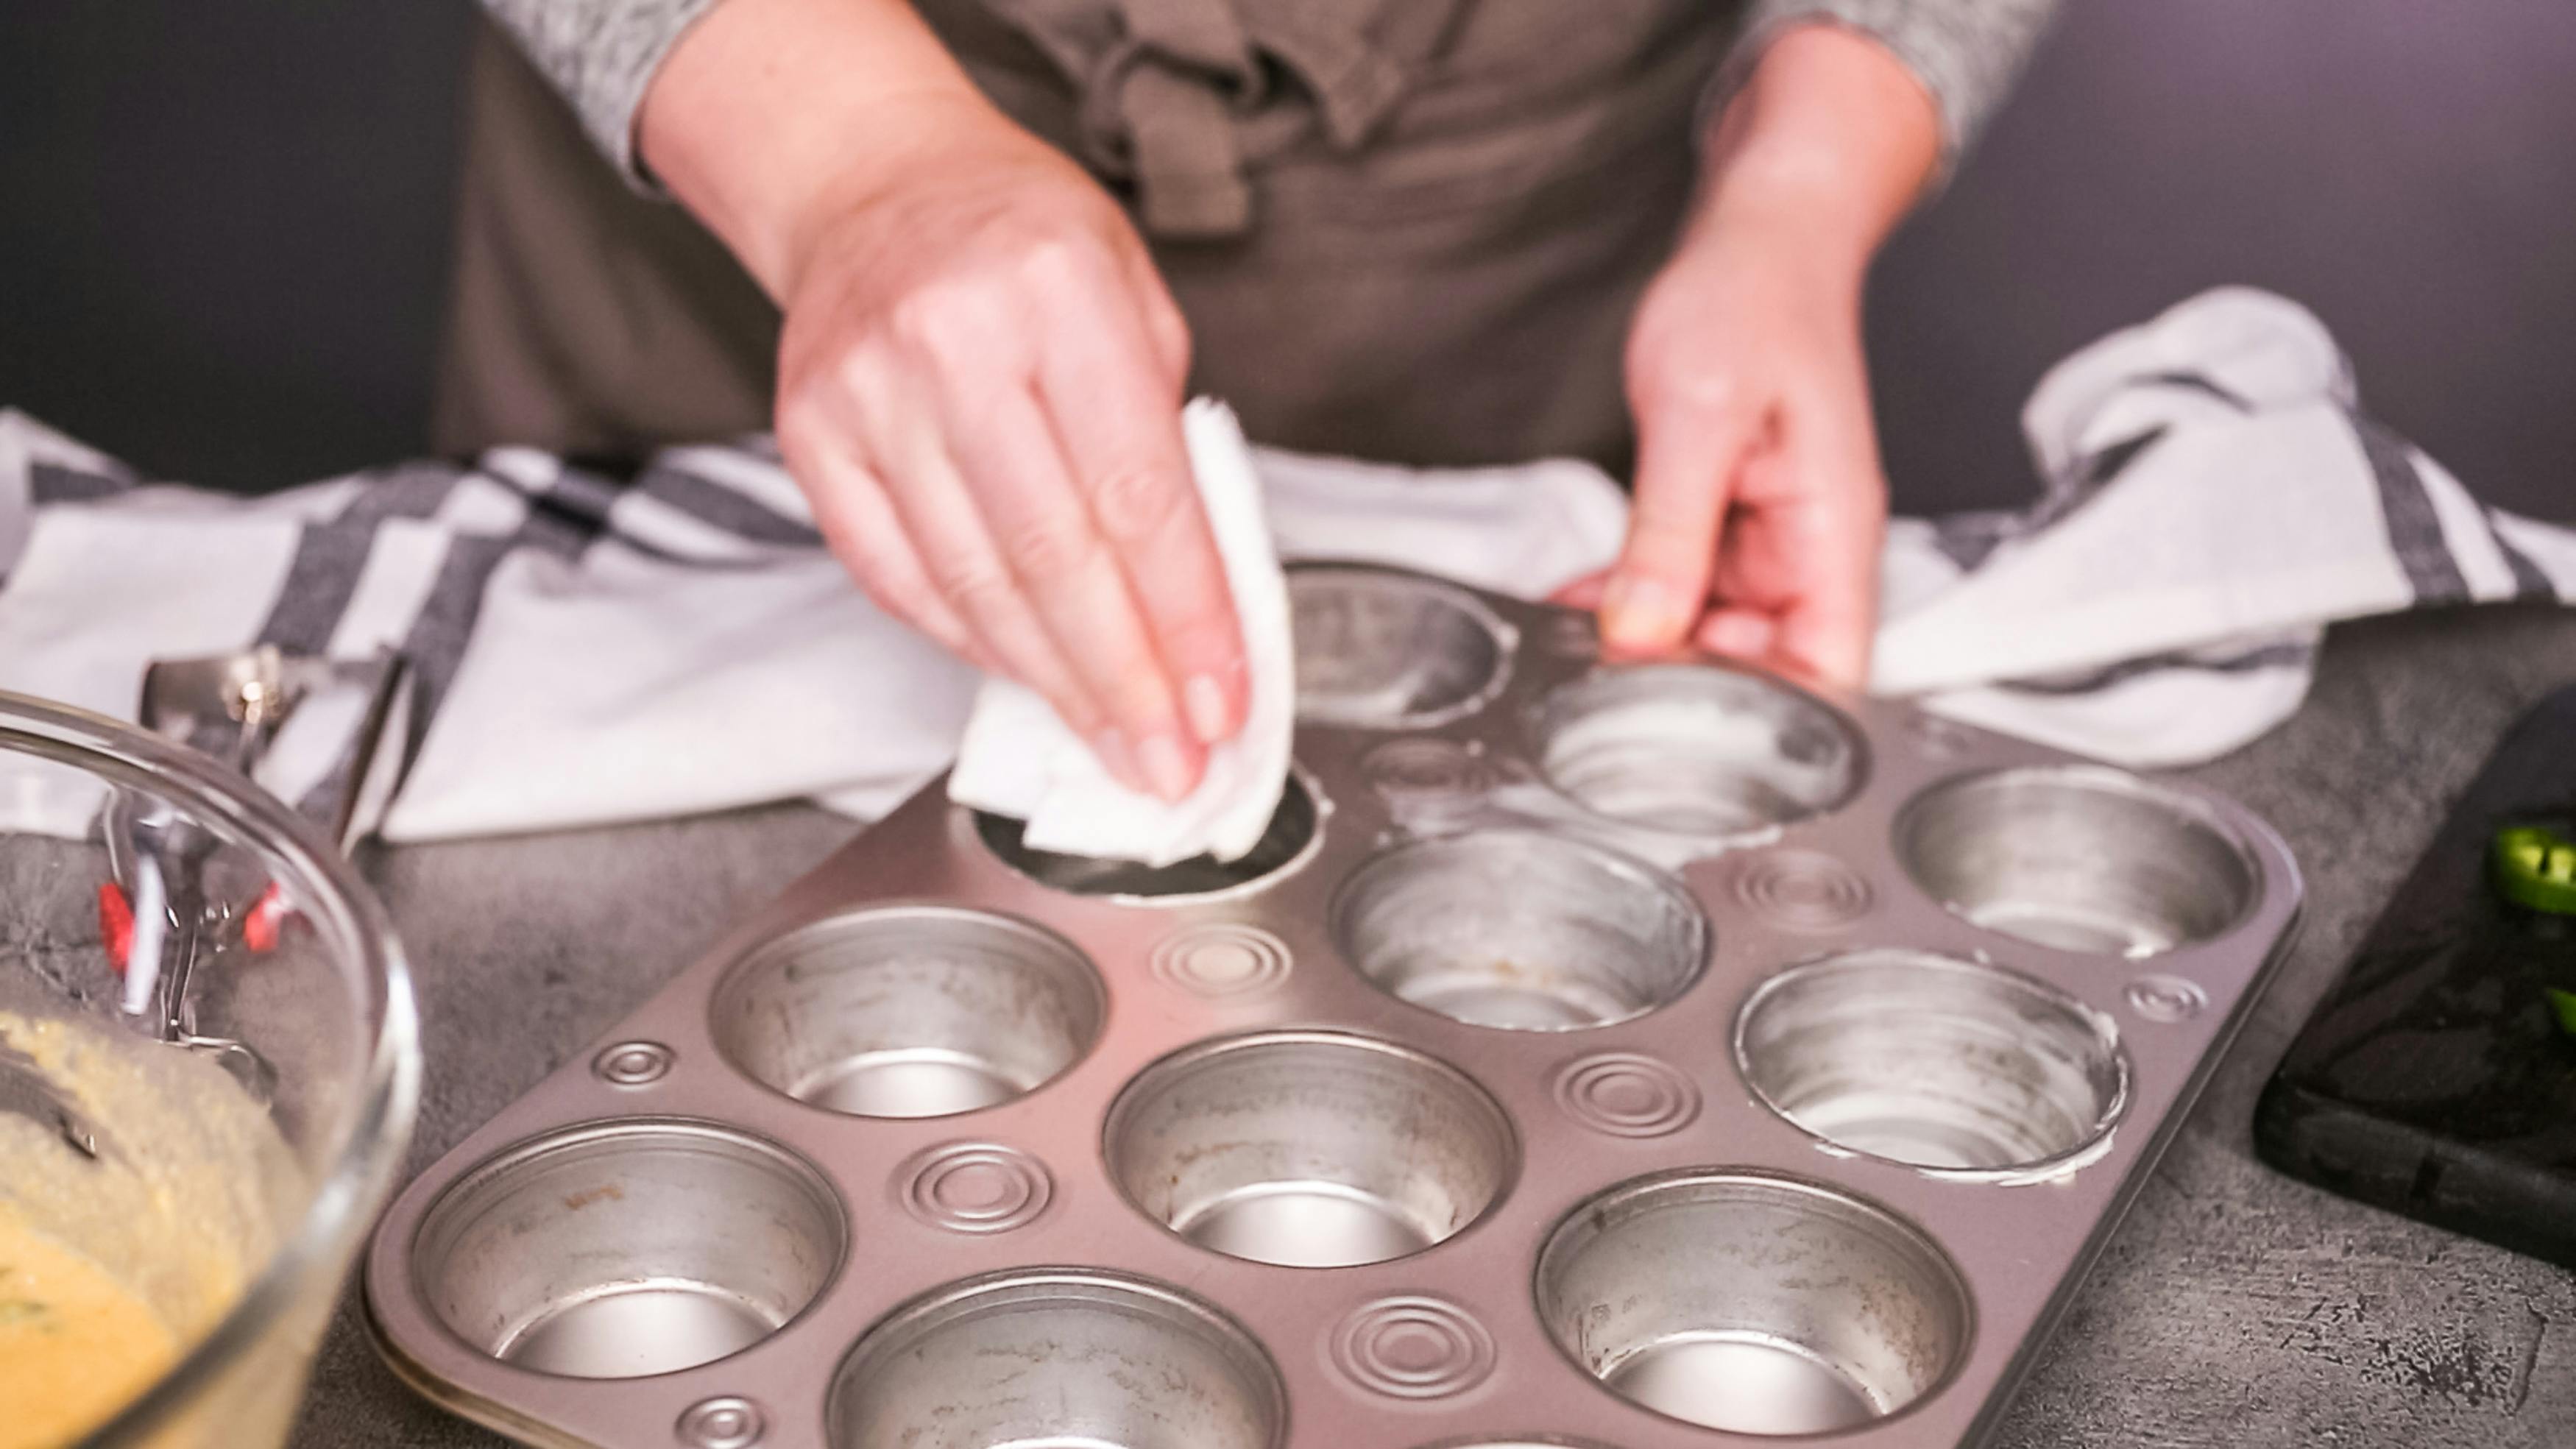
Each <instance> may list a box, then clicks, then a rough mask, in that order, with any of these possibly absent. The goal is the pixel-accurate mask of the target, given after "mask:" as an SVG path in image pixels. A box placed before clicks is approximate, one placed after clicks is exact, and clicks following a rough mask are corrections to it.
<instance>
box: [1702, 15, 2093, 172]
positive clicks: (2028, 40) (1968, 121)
mask: <svg viewBox="0 0 2576 1449" xmlns="http://www.w3.org/2000/svg"><path fill="white" fill-rule="evenodd" d="M2058 3H2059V0H1753V3H1752V4H1751V5H1749V6H1747V7H1746V14H1745V26H1744V35H1743V38H1742V39H1741V40H1739V41H1737V42H1736V47H1735V52H1734V54H1733V55H1732V56H1731V57H1730V58H1729V59H1728V61H1727V64H1726V67H1725V69H1724V70H1723V71H1722V72H1721V73H1720V74H1719V77H1718V84H1717V86H1716V88H1715V89H1714V90H1713V91H1712V92H1711V95H1710V105H1711V111H1712V113H1713V112H1714V108H1715V106H1716V105H1717V104H1718V103H1720V102H1722V101H1723V100H1724V98H1725V97H1726V96H1727V95H1729V94H1731V93H1732V92H1733V91H1734V89H1735V88H1736V87H1737V86H1738V85H1741V84H1742V83H1743V81H1744V77H1745V76H1746V75H1747V74H1748V73H1750V71H1751V70H1752V68H1753V62H1754V61H1755V60H1756V59H1757V58H1759V56H1760V55H1761V52H1762V48H1763V47H1764V46H1766V45H1768V44H1769V43H1770V42H1771V40H1772V38H1773V37H1775V36H1777V35H1778V34H1779V33H1780V32H1781V31H1782V30H1785V29H1787V28H1788V27H1790V26H1793V25H1805V24H1813V23H1817V22H1823V23H1826V24H1833V25H1843V26H1848V27H1850V28H1851V29H1854V30H1857V31H1860V32H1862V33H1863V34H1866V35H1869V36H1871V37H1873V38H1874V39H1876V40H1877V41H1878V42H1879V43H1880V44H1882V45H1884V46H1886V47H1887V48H1888V49H1889V50H1891V51H1894V52H1895V53H1896V57H1897V59H1899V60H1902V61H1904V62H1905V64H1906V65H1907V66H1908V67H1910V68H1911V69H1912V70H1913V72H1914V74H1915V75H1917V76H1918V77H1920V78H1921V79H1922V81H1923V85H1924V87H1925V88H1926V89H1927V90H1929V91H1931V92H1932V98H1933V100H1934V101H1936V102H1937V103H1938V104H1939V105H1940V107H1941V131H1942V141H1943V145H1942V148H1941V149H1942V156H1943V159H1944V163H1945V166H1944V169H1945V170H1946V169H1947V163H1950V162H1955V161H1956V160H1957V159H1958V156H1959V153H1960V152H1962V151H1963V150H1965V149H1966V148H1967V146H1968V143H1969V142H1971V141H1973V140H1974V139H1975V138H1976V135H1977V132H1978V130H1979V128H1981V127H1982V126H1983V125H1984V124H1985V122H1986V119H1987V117H1989V116H1991V115H1993V114H1994V111H1995V108H1996V107H1997V106H2000V105H2002V104H2003V99H2004V96H2005V95H2006V94H2007V93H2008V92H2009V91H2010V90H2011V89H2012V83H2013V80H2014V78H2015V77H2016V76H2018V75H2019V74H2020V72H2021V66H2022V62H2023V61H2024V60H2026V59H2028V58H2029V56H2030V50H2031V46H2032V45H2034V44H2035V43H2037V41H2038V39H2039V33H2040V32H2041V31H2042V30H2044V29H2046V28H2047V26H2048V21H2049V17H2050V16H2052V15H2054V14H2055V13H2056V12H2057V7H2058Z"/></svg>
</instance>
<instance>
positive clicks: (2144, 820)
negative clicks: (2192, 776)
mask: <svg viewBox="0 0 2576 1449" xmlns="http://www.w3.org/2000/svg"><path fill="white" fill-rule="evenodd" d="M1895 843H1896V854H1897V858H1898V860H1899V861H1900V862H1901V863H1902V864H1903V865H1904V867H1905V870H1906V873H1907V874H1909V875H1911V876H1912V877H1913V879H1914V882H1915V884H1917V885H1919V886H1921V887H1922V888H1923V890H1924V891H1925V892H1926V893H1927V894H1929V895H1931V896H1932V897H1934V898H1935V899H1937V900H1939V901H1940V902H1942V903H1943V904H1944V905H1946V906H1948V907H1949V908H1950V909H1951V910H1952V911H1954V912H1956V913H1958V914H1959V915H1961V916H1964V917H1966V918H1967V919H1969V920H1971V921H1974V922H1976V923H1977V924H1978V925H1980V926H1983V927H1985V928H1986V929H1988V930H1991V931H1997V932H2000V933H2002V934H2004V935H2007V936H2014V937H2018V938H2020V939H2022V940H2025V941H2030V942H2033V943H2036V944H2038V945H2042V946H2053V947H2056V948H2058V949H2060V950H2066V951H2081V952H2092V953H2098V954H2102V955H2110V956H2124V957H2128V958H2131V959H2138V958H2143V957H2147V956H2154V955H2158V954H2160V953H2162V952H2165V951H2170V950H2173V949H2175V948H2176V947H2180V946H2188V945H2193V944H2196V943H2198V942H2201V941H2206V940H2209V939H2211V938H2213V937H2216V936H2218V935H2220V934H2222V933H2224V932H2225V931H2226V930H2227V929H2228V928H2229V927H2231V926H2233V925H2234V924H2235V923H2236V922H2237V921H2238V920H2239V919H2240V918H2242V917H2243V916H2244V914H2245V912H2246V911H2247V909H2248V908H2250V907H2251V906H2252V904H2253V902H2254V899H2255V897H2256V896H2257V895H2258V894H2259V893H2260V891H2261V880H2260V877H2259V874H2258V870H2257V867H2256V866H2255V864H2254V858H2253V856H2252V855H2251V854H2250V853H2249V852H2248V851H2247V850H2246V848H2245V847H2244V846H2243V845H2242V844H2240V843H2239V842H2238V841H2237V839H2236V838H2235V836H2234V835H2233V834H2232V833H2231V832H2230V831H2229V830H2227V829H2226V828H2225V827H2224V826H2223V825H2221V824H2220V823H2219V818H2218V816H2217V814H2216V813H2215V812H2213V811H2211V810H2210V809H2208V808H2207V807H2205V806H2203V805H2201V804H2200V803H2199V802H2198V801H2195V800H2193V799H2191V798H2190V797H2188V796H2186V795H2181V794H2178V793H2175V792H2173V791H2169V790H2162V789H2158V788H2157V787H2155V786H2153V785H2149V784H2147V783H2146V782H2145V781H2142V780H2139V779H2137V778H2135V777H2133V776H2130V775H2125V774H2122V773H2120V772H2119V771H2117V770H2110V769H2104V768H2101V767H2098V766H2085V765H2078V766H2058V767H2043V768H2038V769H2023V770H2005V771H1998V772H1994V773H1991V774H1983V775H1970V776H1966V777H1963V778H1960V779H1955V780H1950V781H1947V782H1944V783H1942V784H1939V785H1936V786H1934V787H1932V788H1931V789H1930V790H1927V791H1925V792H1924V793H1923V794H1922V795H1920V796H1918V797H1916V798H1915V799H1914V800H1913V801H1912V802H1911V803H1909V804H1908V805H1907V806H1906V807H1905V809H1904V811H1903V812H1902V813H1900V814H1899V815H1898V817H1897V820H1896V830H1895Z"/></svg>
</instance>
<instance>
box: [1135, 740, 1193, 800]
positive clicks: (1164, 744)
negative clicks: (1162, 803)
mask: <svg viewBox="0 0 2576 1449" xmlns="http://www.w3.org/2000/svg"><path fill="white" fill-rule="evenodd" d="M1136 763H1137V764H1139V765H1141V766H1143V767H1144V770H1145V779H1146V781H1147V783H1149V784H1151V785H1152V786H1153V788H1154V793H1155V794H1157V795H1160V796H1162V797H1163V798H1164V799H1166V800H1179V799H1182V798H1184V797H1186V796H1187V795H1188V794H1189V793H1190V761H1189V756H1187V755H1186V754H1183V753H1182V751H1181V742H1180V740H1179V738H1177V737H1176V736H1173V735H1167V734H1154V735H1147V736H1146V737H1145V742H1144V743H1143V744H1141V745H1139V746H1137V747H1136Z"/></svg>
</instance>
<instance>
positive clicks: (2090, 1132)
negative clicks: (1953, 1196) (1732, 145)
mask: <svg viewBox="0 0 2576 1449" xmlns="http://www.w3.org/2000/svg"><path fill="white" fill-rule="evenodd" d="M1735 1059H1736V1065H1737V1067H1738V1068H1739V1069H1740V1070H1741V1071H1742V1073H1743V1075H1744V1080H1745V1083H1746V1084H1747V1085H1748V1086H1750V1087H1752V1088H1753V1091H1754V1093H1755V1095H1757V1096H1759V1097H1760V1098H1761V1099H1762V1101H1763V1102H1764V1103H1765V1104H1767V1105H1768V1106H1769V1107H1770V1108H1771V1109H1772V1110H1773V1111H1775V1112H1778V1113H1779V1114H1780V1115H1781V1116H1783V1117H1785V1118H1787V1119H1788V1120H1789V1121H1791V1122H1793V1123H1796V1124H1797V1125H1798V1126H1799V1127H1801V1128H1803V1129H1805V1130H1806V1131H1807V1132H1809V1133H1811V1134H1812V1135H1814V1136H1816V1137H1818V1138H1820V1139H1822V1140H1823V1141H1825V1142H1828V1143H1831V1144H1833V1145H1834V1146H1836V1147H1840V1148H1844V1149H1846V1150H1849V1151H1852V1152H1858V1153H1862V1154H1865V1155H1867V1156H1871V1157H1879V1158H1884V1159H1887V1160H1889V1161H1893V1162H1902V1163H1908V1164H1911V1165H1913V1166H1917V1167H1924V1168H1932V1169H1937V1170H1948V1171H1961V1172H1968V1173H2039V1174H2045V1173H2049V1172H2053V1171H2059V1170H2064V1169H2065V1168H2067V1167H2069V1166H2072V1165H2074V1164H2076V1163H2079V1162H2082V1161H2084V1160H2086V1159H2087V1158H2088V1157H2090V1156H2091V1155H2093V1154H2094V1153H2096V1152H2098V1151H2099V1149H2100V1148H2102V1147H2103V1146H2105V1145H2107V1143H2108V1141H2109V1136H2110V1132H2111V1129H2112V1127H2113V1126H2114V1125H2115V1124H2116V1123H2117V1122H2118V1120H2119V1117H2120V1112H2121V1110H2122V1108H2123V1107H2125V1106H2126V1105H2127V1102H2128V1087H2129V1072H2128V1062H2127V1059H2126V1058H2125V1057H2124V1056H2123V1055H2122V1053H2121V1050H2120V1044H2119V1038H2118V1036H2117V1034H2116V1032H2115V1031H2114V1029H2113V1027H2112V1025H2111V1023H2110V1020H2109V1018H2107V1017H2105V1016H2103V1015H2102V1014H2100V1013H2098V1012H2095V1011H2093V1010H2091V1009H2089V1008H2087V1007H2086V1006H2084V1005H2083V1003H2081V1002H2078V1001H2076V1000H2075V999H2074V998H2072V997H2070V996H2068V995H2066V994H2065V993H2064V992H2061V991H2058V990H2056V989H2055V988H2053V987H2049V986H2045V985H2042V984H2040V983H2039V982H2036V981H2032V980H2030V979H2028V978H2026V977H2022V976H2017V975H2014V974H2012V973H2010V972H2006V971H1999V970H1996V969H1994V968H1992V967H1988V966H1980V965H1975V964H1972V963H1970V962H1966V961H1956V960H1951V959H1949V958H1947V957H1942V956H1933V955H1927V954H1924V953H1922V952H1916V951H1894V950H1889V951H1860V952H1854V953H1852V954H1850V955H1845V956H1837V957H1833V958H1831V959H1828V960H1823V961H1816V962H1811V963H1809V964H1807V965H1804V966H1797V967H1792V968H1791V969H1789V970H1787V971H1784V972H1782V973H1780V974H1779V975H1777V976H1774V977H1772V978H1771V979H1770V980H1768V981H1766V982H1764V983H1762V985H1761V986H1759V987H1757V988H1755V990H1754V992H1753V994H1752V996H1751V998H1750V999H1748V1000H1747V1001H1746V1002H1745V1005H1744V1010H1743V1012H1742V1014H1741V1015H1739V1016H1738V1018H1737V1020H1736V1030H1735Z"/></svg>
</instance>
